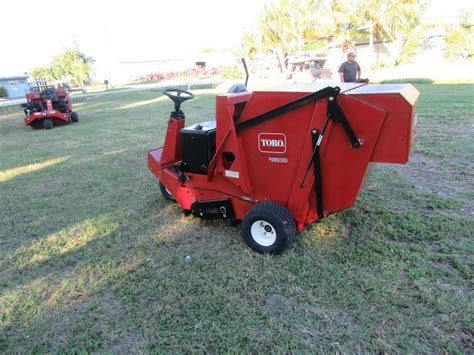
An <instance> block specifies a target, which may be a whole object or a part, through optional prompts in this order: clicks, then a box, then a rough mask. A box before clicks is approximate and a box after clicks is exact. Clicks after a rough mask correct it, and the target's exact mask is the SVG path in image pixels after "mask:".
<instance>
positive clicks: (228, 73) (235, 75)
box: [221, 66, 245, 79]
mask: <svg viewBox="0 0 474 355" xmlns="http://www.w3.org/2000/svg"><path fill="white" fill-rule="evenodd" d="M221 77H222V78H223V79H242V78H245V74H244V72H243V70H242V68H240V67H238V66H225V67H223V68H222V71H221Z"/></svg>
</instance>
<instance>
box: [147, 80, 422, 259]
mask: <svg viewBox="0 0 474 355" xmlns="http://www.w3.org/2000/svg"><path fill="white" fill-rule="evenodd" d="M311 88H312V89H311V90H310V89H305V90H302V89H298V90H297V91H292V90H285V91H255V92H247V91H243V92H237V93H228V94H223V95H218V96H217V97H216V120H211V121H209V120H207V121H205V122H201V123H198V124H194V125H191V126H188V127H185V116H184V113H183V112H182V111H181V109H180V106H181V104H182V102H184V101H186V100H189V99H192V98H193V97H194V96H193V94H191V93H189V92H186V91H183V90H165V91H164V94H165V95H167V96H168V97H169V98H170V99H171V100H173V102H174V111H173V112H171V116H170V118H169V121H168V130H167V133H166V138H165V144H164V146H163V147H161V148H156V149H152V150H150V151H149V152H148V167H149V168H150V170H151V171H152V172H153V174H155V176H156V177H157V178H158V179H159V182H160V189H161V192H162V194H163V195H164V197H165V198H167V199H169V200H175V201H177V202H178V203H179V204H180V206H181V207H182V208H183V210H184V211H185V212H188V213H192V214H193V215H194V216H196V217H200V218H206V219H218V218H222V219H237V220H241V221H242V223H241V233H242V235H243V238H244V240H245V242H246V243H247V245H248V246H250V247H251V248H253V249H254V250H256V251H258V252H260V253H273V254H280V253H282V252H283V251H284V250H285V249H287V248H288V247H289V246H290V245H291V243H292V242H293V240H294V238H295V235H296V232H297V231H301V230H302V229H303V228H304V226H305V225H307V224H308V223H311V222H315V221H318V220H321V219H323V218H325V217H327V216H329V215H330V214H333V213H335V212H338V211H341V210H344V209H347V208H349V207H351V206H352V205H353V204H354V203H355V200H356V198H357V196H358V194H359V191H360V189H361V188H362V185H363V182H364V180H365V179H366V177H367V176H368V175H369V172H370V171H371V170H372V169H368V167H369V165H374V164H375V163H398V164H404V163H406V162H407V161H408V158H409V154H410V150H411V147H412V143H413V141H414V139H415V136H416V122H417V110H416V106H417V102H418V97H419V93H418V91H417V90H416V89H415V88H414V87H413V86H412V85H410V84H399V85H365V86H363V87H358V88H355V89H352V90H350V91H348V92H344V93H343V92H341V90H340V88H339V87H337V86H334V87H332V86H327V87H322V88H320V89H319V90H315V89H314V88H315V86H314V84H313V86H312V87H311ZM237 91H238V90H237Z"/></svg>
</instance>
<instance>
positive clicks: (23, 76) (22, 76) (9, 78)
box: [0, 75, 29, 81]
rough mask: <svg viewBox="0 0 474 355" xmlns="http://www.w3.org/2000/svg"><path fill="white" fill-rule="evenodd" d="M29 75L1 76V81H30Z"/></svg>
mask: <svg viewBox="0 0 474 355" xmlns="http://www.w3.org/2000/svg"><path fill="white" fill-rule="evenodd" d="M28 78H29V76H28V75H18V76H3V77H2V76H0V81H5V80H20V79H28Z"/></svg>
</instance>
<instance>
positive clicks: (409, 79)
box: [380, 78, 434, 84]
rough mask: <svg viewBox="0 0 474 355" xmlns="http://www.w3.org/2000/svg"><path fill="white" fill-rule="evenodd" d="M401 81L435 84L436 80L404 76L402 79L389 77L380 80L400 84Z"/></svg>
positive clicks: (382, 82) (384, 82)
mask: <svg viewBox="0 0 474 355" xmlns="http://www.w3.org/2000/svg"><path fill="white" fill-rule="evenodd" d="M400 83H410V84H433V83H434V80H433V79H429V78H402V79H387V80H381V81H380V84H400Z"/></svg>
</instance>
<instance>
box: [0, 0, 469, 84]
mask: <svg viewBox="0 0 474 355" xmlns="http://www.w3.org/2000/svg"><path fill="white" fill-rule="evenodd" d="M270 2H271V0H237V1H236V0H220V1H219V0H167V1H163V0H155V1H152V0H128V1H122V0H117V1H109V0H105V1H101V0H95V1H93V0H81V1H78V0H66V1H64V0H62V1H58V0H48V1H46V2H40V1H37V0H35V1H31V0H17V1H11V0H3V1H2V2H1V3H0V4H1V5H0V24H1V28H2V36H1V38H0V43H1V44H0V76H8V75H21V74H23V73H24V72H26V71H28V70H29V69H31V68H32V67H36V66H41V65H46V64H48V63H49V62H50V60H51V58H52V57H53V56H54V55H57V54H59V53H61V51H62V50H64V48H66V47H71V46H72V45H73V43H74V41H76V42H77V44H78V45H79V48H80V50H81V52H83V53H84V54H86V55H87V56H91V57H93V58H95V59H96V60H97V62H101V61H108V60H111V58H112V60H113V61H136V60H154V59H160V58H170V57H176V58H179V57H183V56H186V54H188V53H193V52H196V51H197V50H199V49H201V48H232V47H234V46H236V45H238V43H239V41H240V38H241V36H242V33H243V31H244V29H245V28H249V27H251V26H252V25H253V24H255V23H256V21H257V19H258V17H259V14H260V13H261V11H262V10H263V7H264V4H267V3H270ZM429 3H430V11H429V13H430V16H434V17H444V18H447V17H449V16H453V14H455V13H456V12H457V10H458V9H459V8H462V7H465V6H466V3H469V1H465V0H449V1H445V0H430V1H429Z"/></svg>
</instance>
